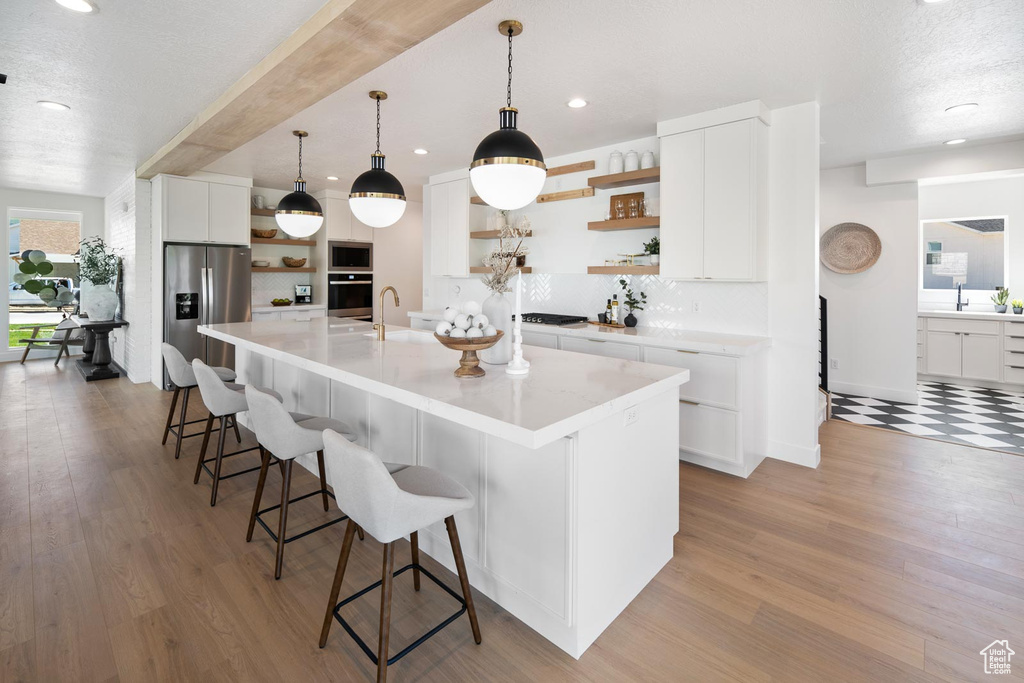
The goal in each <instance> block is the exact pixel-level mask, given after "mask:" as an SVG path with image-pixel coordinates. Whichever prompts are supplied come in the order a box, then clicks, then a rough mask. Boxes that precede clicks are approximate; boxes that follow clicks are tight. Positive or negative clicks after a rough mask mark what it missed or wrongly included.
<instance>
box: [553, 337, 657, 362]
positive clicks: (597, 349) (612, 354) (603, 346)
mask: <svg viewBox="0 0 1024 683" xmlns="http://www.w3.org/2000/svg"><path fill="white" fill-rule="evenodd" d="M560 344H561V346H560V348H561V349H562V350H563V351H576V352H578V353H592V354H594V355H596V356H608V357H609V358H621V359H623V360H640V347H639V346H636V345H634V344H622V343H620V342H609V341H602V340H597V339H578V338H573V337H562V338H561V340H560Z"/></svg>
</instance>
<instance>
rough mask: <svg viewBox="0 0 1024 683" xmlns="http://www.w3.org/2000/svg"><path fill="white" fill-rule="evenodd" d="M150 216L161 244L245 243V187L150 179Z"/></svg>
mask: <svg viewBox="0 0 1024 683" xmlns="http://www.w3.org/2000/svg"><path fill="white" fill-rule="evenodd" d="M153 202H154V209H155V211H154V214H153V215H154V217H155V218H157V219H158V220H159V226H157V227H158V228H159V231H160V234H161V236H162V239H163V241H165V242H216V243H221V244H248V243H249V188H248V187H247V186H245V185H234V184H229V183H217V182H210V181H206V180H200V179H194V178H180V177H178V176H168V175H160V176H157V177H156V178H154V179H153Z"/></svg>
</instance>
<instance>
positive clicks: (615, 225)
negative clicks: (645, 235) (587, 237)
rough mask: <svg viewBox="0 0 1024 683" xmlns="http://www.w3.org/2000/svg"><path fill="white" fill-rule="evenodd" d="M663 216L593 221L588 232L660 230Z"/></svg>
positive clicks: (588, 224)
mask: <svg viewBox="0 0 1024 683" xmlns="http://www.w3.org/2000/svg"><path fill="white" fill-rule="evenodd" d="M660 227H661V216H644V217H643V218H623V219H622V220H619V221H591V222H590V223H587V230H643V229H646V228H660Z"/></svg>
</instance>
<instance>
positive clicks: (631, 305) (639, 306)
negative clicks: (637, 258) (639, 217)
mask: <svg viewBox="0 0 1024 683" xmlns="http://www.w3.org/2000/svg"><path fill="white" fill-rule="evenodd" d="M655 239H657V238H655ZM619 286H620V287H622V291H623V292H625V293H626V297H625V300H624V301H623V303H624V304H625V305H626V308H627V309H628V310H629V313H628V314H627V315H626V317H625V318H624V319H623V321H622V323H623V324H624V325H625V326H626V327H636V323H637V320H636V316H635V315H633V311H642V310H644V306H646V305H647V295H646V294H644V293H643V292H640V298H639V299H638V298H637V297H636V295H635V294H634V293H633V289H632V288H631V287H630V286H629V283H628V282H626V281H625V280H624V279H623V280H619Z"/></svg>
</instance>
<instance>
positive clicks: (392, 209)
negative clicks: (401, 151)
mask: <svg viewBox="0 0 1024 683" xmlns="http://www.w3.org/2000/svg"><path fill="white" fill-rule="evenodd" d="M387 98H388V94H387V93H386V92H384V91H383V90H371V91H370V99H372V100H375V101H376V102H377V149H376V150H375V151H374V152H373V154H371V155H370V170H369V171H365V172H364V173H361V174H360V175H359V177H358V178H356V180H355V182H354V183H352V189H351V190H350V191H349V194H348V205H349V208H350V209H352V215H353V216H355V217H356V219H358V220H359V221H360V222H362V223H364V224H366V225H369V226H370V227H372V228H387V227H389V226H392V225H394V224H395V223H396V222H397V221H398V220H399V219H400V218H401V217H402V215H403V214H404V213H405V188H404V187H402V183H400V182H399V181H398V178H396V177H395V176H393V175H391V174H390V173H388V172H387V171H386V170H385V169H384V154H383V153H382V152H381V151H380V102H381V100H386V99H387Z"/></svg>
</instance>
